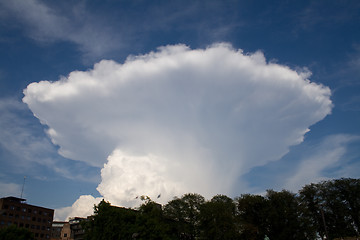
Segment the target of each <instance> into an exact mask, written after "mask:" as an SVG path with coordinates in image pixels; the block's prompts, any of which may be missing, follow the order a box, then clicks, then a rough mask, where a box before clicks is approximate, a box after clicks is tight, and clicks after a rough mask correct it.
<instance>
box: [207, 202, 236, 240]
mask: <svg viewBox="0 0 360 240" xmlns="http://www.w3.org/2000/svg"><path fill="white" fill-rule="evenodd" d="M200 227H201V230H202V231H201V233H202V234H201V236H202V237H203V239H209V240H212V239H213V240H221V239H239V237H240V233H239V225H238V221H237V218H236V205H235V203H234V201H233V200H232V199H231V198H229V197H227V196H225V195H216V196H214V197H213V198H212V199H211V200H210V201H208V202H205V203H204V204H202V206H201V211H200Z"/></svg>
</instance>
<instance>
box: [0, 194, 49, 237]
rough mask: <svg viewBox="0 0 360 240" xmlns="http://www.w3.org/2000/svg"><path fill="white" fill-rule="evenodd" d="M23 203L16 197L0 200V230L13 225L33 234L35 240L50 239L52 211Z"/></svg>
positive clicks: (23, 201)
mask: <svg viewBox="0 0 360 240" xmlns="http://www.w3.org/2000/svg"><path fill="white" fill-rule="evenodd" d="M25 201H26V200H25V199H22V198H17V197H5V198H0V228H5V227H8V226H11V225H15V226H17V227H20V228H26V229H28V230H29V231H30V232H32V233H34V237H35V239H37V240H45V239H50V234H51V225H52V222H53V217H54V210H53V209H49V208H44V207H40V206H34V205H30V204H27V203H26V202H25Z"/></svg>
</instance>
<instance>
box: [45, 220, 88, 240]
mask: <svg viewBox="0 0 360 240" xmlns="http://www.w3.org/2000/svg"><path fill="white" fill-rule="evenodd" d="M84 220H86V218H80V217H75V218H70V220H69V222H57V221H55V222H53V224H52V230H51V240H83V239H84V234H85V231H84V229H83V228H82V226H81V222H82V221H84Z"/></svg>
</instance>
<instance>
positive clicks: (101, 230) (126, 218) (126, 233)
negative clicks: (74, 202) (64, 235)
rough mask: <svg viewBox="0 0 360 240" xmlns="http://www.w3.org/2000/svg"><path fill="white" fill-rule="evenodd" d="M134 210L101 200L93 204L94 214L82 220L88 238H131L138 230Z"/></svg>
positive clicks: (101, 239)
mask: <svg viewBox="0 0 360 240" xmlns="http://www.w3.org/2000/svg"><path fill="white" fill-rule="evenodd" d="M136 220H137V218H136V211H135V210H132V209H127V208H120V207H114V206H111V205H110V203H109V202H106V201H104V200H102V201H101V202H100V203H99V204H98V205H97V206H94V215H93V216H91V218H90V219H89V220H88V221H84V222H83V227H84V229H85V236H86V239H88V240H108V239H111V240H112V239H131V238H132V235H133V234H134V233H136V232H137V231H138V228H137V225H136Z"/></svg>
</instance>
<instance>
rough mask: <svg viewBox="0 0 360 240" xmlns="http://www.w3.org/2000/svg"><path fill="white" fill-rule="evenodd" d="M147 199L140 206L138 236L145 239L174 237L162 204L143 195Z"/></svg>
mask: <svg viewBox="0 0 360 240" xmlns="http://www.w3.org/2000/svg"><path fill="white" fill-rule="evenodd" d="M142 199H143V200H144V201H145V202H144V203H143V204H141V206H140V207H139V212H138V215H137V222H136V225H137V237H136V239H144V240H166V239H174V238H173V236H174V234H173V233H172V231H171V228H170V224H169V223H168V222H167V221H166V219H165V218H164V217H163V211H162V207H161V205H160V204H158V203H156V202H154V201H152V200H151V199H150V198H149V197H145V198H144V197H142Z"/></svg>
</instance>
